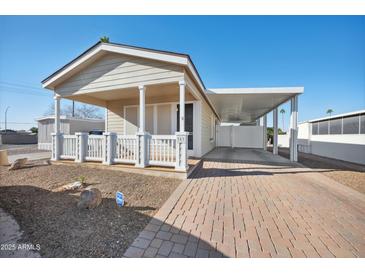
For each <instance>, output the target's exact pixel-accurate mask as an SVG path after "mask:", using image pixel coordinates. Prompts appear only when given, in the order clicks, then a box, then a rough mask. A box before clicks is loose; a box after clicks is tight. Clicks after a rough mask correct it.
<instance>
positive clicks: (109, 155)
mask: <svg viewBox="0 0 365 274" xmlns="http://www.w3.org/2000/svg"><path fill="white" fill-rule="evenodd" d="M103 136H104V140H103V164H104V165H112V164H113V161H114V157H115V151H116V143H117V134H116V133H114V132H104V133H103Z"/></svg>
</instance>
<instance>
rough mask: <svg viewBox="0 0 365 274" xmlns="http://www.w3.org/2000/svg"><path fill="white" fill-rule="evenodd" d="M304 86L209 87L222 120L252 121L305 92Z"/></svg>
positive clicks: (209, 93)
mask: <svg viewBox="0 0 365 274" xmlns="http://www.w3.org/2000/svg"><path fill="white" fill-rule="evenodd" d="M303 91H304V88H303V87H284V88H227V89H207V90H206V91H205V92H206V94H207V96H208V98H209V100H210V101H211V103H212V104H213V106H214V108H215V109H216V111H217V112H218V115H219V116H220V118H221V122H227V123H250V122H254V121H256V119H258V118H260V117H261V116H263V115H265V114H266V113H268V112H270V111H272V110H273V109H274V108H276V107H278V106H279V105H281V104H283V103H285V102H286V101H288V100H289V99H290V98H291V97H293V96H295V95H298V94H301V93H303Z"/></svg>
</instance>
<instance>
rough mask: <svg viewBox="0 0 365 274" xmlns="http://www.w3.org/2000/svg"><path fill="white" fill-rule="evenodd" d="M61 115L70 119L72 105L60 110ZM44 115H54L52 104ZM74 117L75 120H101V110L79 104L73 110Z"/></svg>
mask: <svg viewBox="0 0 365 274" xmlns="http://www.w3.org/2000/svg"><path fill="white" fill-rule="evenodd" d="M60 114H61V115H65V116H67V117H72V114H73V107H72V105H69V106H66V107H65V108H61V110H60ZM44 115H47V116H48V115H52V116H53V115H54V104H50V105H49V107H48V110H47V111H46V112H45V113H44ZM74 117H76V118H94V119H102V118H103V115H102V114H101V109H100V108H99V107H96V106H93V105H88V104H81V105H79V106H76V107H75V109H74Z"/></svg>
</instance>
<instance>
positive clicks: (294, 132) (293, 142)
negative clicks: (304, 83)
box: [290, 95, 298, 162]
mask: <svg viewBox="0 0 365 274" xmlns="http://www.w3.org/2000/svg"><path fill="white" fill-rule="evenodd" d="M290 125H291V126H290V161H292V162H297V161H298V145H297V137H298V95H296V96H294V97H292V98H291V100H290Z"/></svg>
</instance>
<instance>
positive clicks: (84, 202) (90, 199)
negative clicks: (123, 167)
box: [77, 188, 102, 209]
mask: <svg viewBox="0 0 365 274" xmlns="http://www.w3.org/2000/svg"><path fill="white" fill-rule="evenodd" d="M101 199H102V198H101V192H100V190H99V189H97V188H88V189H85V190H84V191H82V192H81V194H80V201H79V202H78V204H77V207H78V208H80V209H86V208H87V209H91V208H96V207H97V206H98V205H100V203H101Z"/></svg>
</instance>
